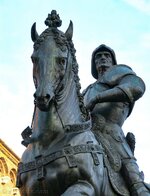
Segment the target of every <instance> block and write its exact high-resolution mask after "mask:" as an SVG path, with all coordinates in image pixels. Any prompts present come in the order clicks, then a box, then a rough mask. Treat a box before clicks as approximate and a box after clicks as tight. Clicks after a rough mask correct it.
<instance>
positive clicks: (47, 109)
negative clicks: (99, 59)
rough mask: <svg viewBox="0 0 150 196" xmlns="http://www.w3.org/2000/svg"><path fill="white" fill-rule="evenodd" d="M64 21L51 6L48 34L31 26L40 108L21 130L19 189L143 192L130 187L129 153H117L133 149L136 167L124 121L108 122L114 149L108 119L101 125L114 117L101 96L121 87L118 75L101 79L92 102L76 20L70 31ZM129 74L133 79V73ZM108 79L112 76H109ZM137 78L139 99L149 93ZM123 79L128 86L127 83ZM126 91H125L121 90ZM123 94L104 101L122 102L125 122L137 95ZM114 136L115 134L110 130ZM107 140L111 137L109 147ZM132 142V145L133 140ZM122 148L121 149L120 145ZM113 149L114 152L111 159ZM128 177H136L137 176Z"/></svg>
mask: <svg viewBox="0 0 150 196" xmlns="http://www.w3.org/2000/svg"><path fill="white" fill-rule="evenodd" d="M61 23H62V21H61V19H60V17H59V15H58V14H57V12H56V11H55V10H52V12H51V14H48V17H47V19H46V20H45V24H46V25H47V26H48V28H47V29H46V30H45V31H44V32H43V33H41V34H40V35H38V33H37V31H36V24H35V23H34V24H33V26H32V28H31V38H32V41H33V42H34V50H33V54H32V56H31V59H32V63H33V81H34V84H35V89H36V90H35V93H34V99H35V100H34V103H35V109H34V114H33V120H32V125H31V128H29V127H28V128H26V129H25V130H24V131H23V133H22V137H23V139H24V140H23V142H22V144H24V145H25V146H26V150H25V152H24V153H23V155H22V158H21V161H20V163H19V165H18V174H17V187H18V188H19V190H20V194H21V196H82V195H88V196H115V195H116V196H119V195H123V196H130V195H131V196H132V195H136V192H138V190H137V189H135V190H136V192H134V191H131V189H130V187H129V184H128V183H127V178H128V176H127V177H124V174H123V173H122V165H124V164H122V158H124V157H121V156H120V154H119V152H118V151H119V150H120V149H121V150H122V151H123V153H124V146H125V147H126V148H127V150H126V151H125V152H126V153H129V155H128V156H127V159H129V163H130V164H131V165H132V161H133V166H134V165H136V164H135V159H134V156H133V152H132V149H133V147H131V146H132V145H127V142H125V140H126V138H125V137H124V135H123V132H122V131H121V128H120V124H119V125H117V123H115V124H114V123H110V124H109V129H110V130H109V131H111V130H112V132H113V131H114V137H117V139H116V138H114V139H116V140H119V141H118V143H117V141H115V142H114V146H115V148H114V149H111V148H110V147H109V145H110V141H111V140H109V138H107V137H105V136H103V135H102V134H101V131H102V130H103V129H101V127H100V124H101V123H100V121H101V119H102V121H104V123H103V124H102V126H105V125H108V124H107V123H106V122H107V115H108V116H110V115H112V112H111V109H110V108H109V109H108V111H107V112H106V113H105V114H106V115H105V116H104V115H103V113H101V111H102V109H103V105H101V103H100V102H101V101H100V95H101V94H102V91H105V90H106V89H108V87H110V88H113V87H112V86H111V85H113V84H114V85H116V80H117V79H118V78H117V79H116V80H115V79H114V80H113V82H114V83H113V84H112V83H111V82H112V80H111V82H110V83H109V82H108V84H107V83H106V84H104V83H102V84H101V81H99V83H100V87H98V88H99V90H98V91H95V92H97V94H96V101H95V94H93V92H92V99H91V97H90V98H89V100H90V101H89V102H88V98H86V97H88V96H89V93H88V92H89V89H92V88H91V87H90V88H89V87H88V88H87V90H85V92H84V93H83V94H81V93H80V89H81V86H80V82H79V76H78V64H77V61H76V56H75V48H74V44H73V42H72V36H73V23H72V22H70V24H69V27H68V29H67V30H66V32H65V33H64V32H62V31H60V30H59V29H58V27H60V26H61ZM94 58H95V57H94ZM122 67H123V69H125V71H126V70H127V71H128V72H129V77H130V78H131V79H132V76H135V74H133V72H132V70H131V69H130V68H128V67H126V66H124V65H120V66H118V69H117V70H118V71H119V70H120V69H122ZM119 68H120V69H119ZM110 69H111V68H110ZM96 72H97V71H96ZM115 72H116V71H115ZM126 75H127V76H126V77H128V74H126ZM113 77H114V75H112V78H113ZM122 77H124V75H123V76H122ZM135 77H136V76H135ZM109 78H110V74H108V77H105V79H107V80H109ZM137 78H138V77H137ZM120 79H122V78H121V77H120ZM124 80H126V79H123V81H124ZM131 82H132V81H131ZM133 82H137V83H136V84H137V85H139V84H140V85H141V86H139V88H140V90H141V91H140V93H139V94H138V98H139V97H140V96H141V95H142V94H143V92H144V90H143V89H144V83H143V81H142V80H141V79H140V78H138V79H137V80H136V81H133ZM121 83H122V85H123V82H121ZM118 85H119V83H118ZM118 89H121V87H120V88H119V87H118ZM122 91H124V90H122V89H121V92H122ZM93 95H94V96H93ZM119 96H120V95H119V94H116V96H115V97H118V100H117V101H115V98H114V100H113V101H112V100H110V99H108V100H105V101H104V102H106V105H107V104H108V103H109V102H113V103H114V105H115V104H116V105H117V103H116V102H120V105H117V106H116V108H117V109H118V110H119V108H120V110H121V107H124V108H125V116H123V118H124V119H123V120H125V118H126V117H127V116H128V115H129V113H130V112H131V109H132V107H133V103H134V101H135V99H137V98H135V96H134V95H130V96H131V97H132V100H131V101H132V102H131V103H130V100H126V98H125V97H126V96H124V99H123V100H120V99H119ZM84 102H85V104H84ZM122 102H123V103H122ZM124 102H125V103H124ZM121 103H122V104H121ZM99 104H100V107H101V106H102V109H101V110H100V112H99V114H98V116H96V118H97V119H98V123H97V121H95V118H93V116H94V112H92V111H94V110H93V108H95V109H96V107H97V105H99ZM109 105H110V106H112V105H111V104H109ZM128 107H129V109H128ZM109 111H110V113H109ZM100 113H101V114H100ZM100 115H101V116H102V118H100ZM115 116H116V114H115ZM115 116H114V118H115ZM110 125H112V127H110ZM101 135H102V136H101ZM131 136H133V135H132V134H129V137H128V139H129V140H131V138H133V137H131ZM110 137H111V138H113V137H112V135H111V134H110ZM104 140H108V148H107V145H105V141H104ZM106 142H107V141H106ZM121 142H122V143H121ZM129 143H130V144H131V143H132V144H133V142H129ZM117 146H118V148H119V150H117V149H116V147H117ZM133 146H134V145H133ZM111 150H112V151H111ZM108 151H109V152H110V154H111V155H112V156H113V158H112V162H111V161H110V156H109V155H110V154H109V153H108ZM113 153H115V154H113ZM130 160H131V161H130ZM123 162H124V161H123ZM112 163H113V164H112ZM127 163H128V162H127ZM131 167H132V166H131ZM131 167H129V169H131ZM135 167H137V166H134V168H133V170H132V171H133V172H134V171H135V170H136V168H135ZM127 169H128V167H127ZM123 171H124V170H123ZM132 171H131V172H132ZM124 172H126V171H124ZM129 172H130V171H127V172H126V174H127V175H129ZM136 172H138V174H137V175H138V177H139V178H138V180H139V179H140V185H141V184H142V185H143V186H140V187H139V189H140V190H142V192H143V193H144V194H143V195H145V196H147V195H149V192H148V189H147V188H146V185H145V184H144V182H143V179H142V178H141V176H140V172H139V171H138V169H137V170H136ZM114 178H115V179H116V180H117V181H115V180H114ZM128 179H130V180H132V179H133V177H131V178H130V177H129V178H128ZM141 187H142V188H141ZM138 193H140V194H138V196H143V195H142V194H141V191H140V192H138Z"/></svg>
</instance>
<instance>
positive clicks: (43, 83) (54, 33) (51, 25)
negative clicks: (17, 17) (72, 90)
mask: <svg viewBox="0 0 150 196" xmlns="http://www.w3.org/2000/svg"><path fill="white" fill-rule="evenodd" d="M45 24H46V25H47V26H48V28H47V29H46V30H45V31H44V32H43V33H42V34H41V35H40V36H39V35H38V33H37V31H36V23H34V24H33V26H32V28H31V38H32V41H33V42H34V51H33V54H32V56H31V59H32V62H33V81H34V84H35V88H36V92H35V93H34V98H35V104H36V106H37V107H38V108H39V109H40V110H42V111H48V110H49V107H50V103H51V101H52V100H54V98H55V95H56V93H57V92H58V91H59V90H60V89H61V88H62V86H63V82H62V81H63V79H64V76H65V72H66V70H67V66H68V64H69V62H68V61H69V59H70V58H71V57H70V52H69V46H68V42H70V41H71V39H72V34H73V24H72V22H71V21H70V24H69V27H68V29H67V31H66V32H65V33H63V32H62V31H60V30H58V29H57V27H59V26H60V25H61V20H60V18H59V15H58V14H57V13H56V11H54V10H53V11H52V12H51V14H49V15H48V18H47V19H46V21H45Z"/></svg>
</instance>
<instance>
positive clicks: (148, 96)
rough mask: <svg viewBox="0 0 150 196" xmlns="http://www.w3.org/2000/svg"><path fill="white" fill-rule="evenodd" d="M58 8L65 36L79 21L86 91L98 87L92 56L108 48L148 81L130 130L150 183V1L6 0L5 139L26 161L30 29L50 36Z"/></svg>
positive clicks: (2, 16) (1, 87)
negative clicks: (23, 141)
mask: <svg viewBox="0 0 150 196" xmlns="http://www.w3.org/2000/svg"><path fill="white" fill-rule="evenodd" d="M53 9H56V10H57V12H58V13H59V15H60V17H61V19H62V27H61V28H60V29H61V30H62V31H65V30H66V29H67V27H68V24H69V21H70V20H72V21H73V24H74V36H73V42H74V45H75V48H76V50H77V52H76V56H77V61H78V64H79V73H80V79H81V85H82V89H84V88H86V87H87V86H88V85H89V84H90V83H91V82H94V79H93V78H92V76H91V73H90V70H91V67H90V66H91V64H90V61H91V54H92V51H93V50H94V49H95V48H96V47H97V46H98V45H100V44H102V43H105V44H106V45H108V46H110V47H112V48H113V49H114V50H115V52H116V56H117V61H118V63H124V64H127V65H129V66H131V67H132V69H133V70H134V71H135V72H136V73H137V75H138V76H140V77H141V78H142V79H143V80H144V81H145V83H146V93H145V94H144V96H143V97H142V98H141V99H140V100H139V101H137V103H136V105H135V108H134V111H133V113H132V114H131V116H130V117H129V119H128V120H127V122H126V123H125V125H124V131H125V133H126V132H128V131H132V132H134V134H135V135H136V141H137V142H136V152H135V156H136V158H137V159H138V164H139V166H140V169H141V170H143V171H144V173H145V179H146V180H147V181H148V182H150V172H149V162H150V158H149V156H148V155H149V149H150V132H149V131H150V126H149V116H150V109H149V108H150V102H149V100H150V76H149V75H150V74H149V72H150V65H149V58H150V24H149V21H150V1H149V0H147V1H146V0H105V1H104V0H76V1H70V0H57V1H51V0H43V1H41V0H13V1H11V0H0V26H1V27H0V43H1V44H0V54H1V55H0V108H1V112H0V138H1V139H3V140H4V141H5V142H6V143H7V144H8V145H9V146H10V147H11V148H12V149H13V150H14V151H15V152H16V153H17V154H18V155H19V156H21V154H22V152H23V151H24V147H23V146H21V144H20V142H21V136H20V134H21V132H22V131H23V129H24V128H26V126H28V125H30V123H31V119H32V112H33V107H34V105H33V93H34V86H33V82H32V63H31V60H30V56H31V54H32V51H33V43H32V41H31V38H30V28H31V25H32V24H33V23H34V22H37V29H38V32H39V34H40V33H41V32H42V31H44V30H45V28H46V26H45V25H44V21H45V19H46V17H47V15H48V13H50V12H51V10H53Z"/></svg>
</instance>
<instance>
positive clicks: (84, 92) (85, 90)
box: [82, 82, 95, 96]
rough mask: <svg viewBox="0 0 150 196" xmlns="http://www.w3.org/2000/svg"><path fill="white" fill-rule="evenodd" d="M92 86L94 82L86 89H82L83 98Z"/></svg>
mask: <svg viewBox="0 0 150 196" xmlns="http://www.w3.org/2000/svg"><path fill="white" fill-rule="evenodd" d="M94 84H95V82H94V83H92V84H90V85H89V86H88V87H87V88H86V89H84V90H83V92H82V95H83V96H84V95H85V94H86V93H87V91H88V90H89V89H90V88H92V87H93V85H94Z"/></svg>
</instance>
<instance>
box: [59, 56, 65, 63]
mask: <svg viewBox="0 0 150 196" xmlns="http://www.w3.org/2000/svg"><path fill="white" fill-rule="evenodd" d="M65 63H66V58H64V57H60V58H59V59H58V64H60V65H65Z"/></svg>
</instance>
